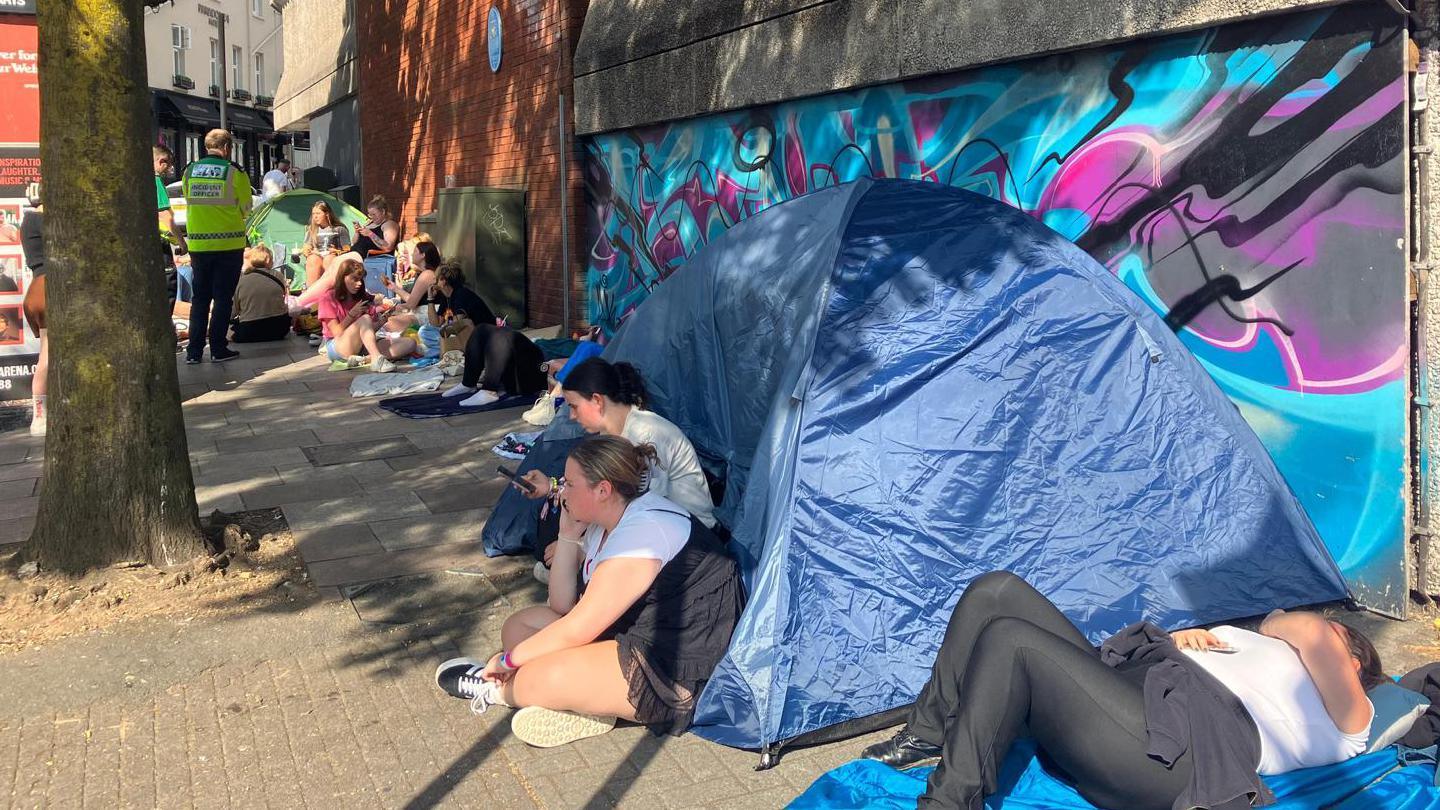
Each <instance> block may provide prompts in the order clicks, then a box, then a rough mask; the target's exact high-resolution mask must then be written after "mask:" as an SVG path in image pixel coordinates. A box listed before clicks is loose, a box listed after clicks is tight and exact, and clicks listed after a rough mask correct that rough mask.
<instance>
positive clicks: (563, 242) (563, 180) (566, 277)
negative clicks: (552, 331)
mask: <svg viewBox="0 0 1440 810" xmlns="http://www.w3.org/2000/svg"><path fill="white" fill-rule="evenodd" d="M561 25H562V27H563V25H564V23H563V21H562V23H561ZM557 39H558V40H559V43H558V44H559V47H558V49H557V51H558V56H559V60H560V67H559V70H558V71H557V72H556V74H555V80H556V81H557V82H559V81H563V77H564V71H565V37H564V34H559V35H557ZM556 118H557V119H558V120H559V122H560V146H559V150H560V278H561V280H562V288H561V297H560V337H562V338H564V337H569V335H570V287H571V284H572V280H571V278H570V204H569V202H568V200H569V192H570V189H569V188H568V186H569V185H570V177H569V175H570V144H569V142H568V141H567V140H566V138H565V94H564V93H563V92H562V93H561V94H560V110H559V113H558V115H557V116H556Z"/></svg>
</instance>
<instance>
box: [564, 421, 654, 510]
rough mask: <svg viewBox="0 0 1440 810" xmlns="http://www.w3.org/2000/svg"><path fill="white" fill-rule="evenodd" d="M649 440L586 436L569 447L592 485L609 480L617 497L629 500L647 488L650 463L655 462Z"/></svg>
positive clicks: (648, 485) (572, 455) (571, 458)
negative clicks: (639, 441)
mask: <svg viewBox="0 0 1440 810" xmlns="http://www.w3.org/2000/svg"><path fill="white" fill-rule="evenodd" d="M658 459H659V457H658V456H657V455H656V454H655V446H654V445H653V444H632V443H631V442H630V440H629V439H626V438H623V437H621V436H606V435H600V436H590V437H588V438H586V439H585V440H584V441H582V442H580V444H578V445H576V446H575V449H574V450H571V451H570V460H571V461H573V462H575V463H576V464H577V465H579V467H580V470H581V472H583V473H585V478H586V479H587V480H589V482H590V484H591V485H592V486H593V485H595V484H598V483H600V482H601V481H609V482H610V486H611V487H612V488H613V489H614V490H615V493H616V494H618V495H619V496H620V497H621V498H624V499H625V500H627V501H633V500H635V499H636V498H638V497H640V496H641V495H644V494H645V492H646V491H647V490H649V489H650V465H651V464H656V463H658Z"/></svg>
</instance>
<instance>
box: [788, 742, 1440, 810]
mask: <svg viewBox="0 0 1440 810" xmlns="http://www.w3.org/2000/svg"><path fill="white" fill-rule="evenodd" d="M1034 751H1035V749H1034V746H1033V744H1031V743H1030V741H1028V740H1026V741H1022V742H1021V743H1019V744H1017V745H1016V746H1015V750H1013V751H1011V752H1010V756H1009V757H1007V758H1006V760H1005V763H1004V764H1003V765H1002V766H1001V768H1000V778H999V782H1000V786H1001V788H1000V791H999V792H998V793H996V794H995V795H993V796H990V797H988V798H987V799H986V800H985V806H986V808H988V810H1096V808H1095V806H1094V805H1092V804H1091V803H1089V802H1087V801H1085V800H1084V799H1082V798H1080V794H1078V793H1076V792H1075V790H1074V788H1071V787H1070V786H1069V785H1066V784H1064V783H1063V782H1060V781H1059V780H1057V779H1055V778H1053V777H1052V776H1050V775H1049V774H1048V773H1046V772H1045V769H1044V768H1042V767H1041V766H1040V760H1039V759H1037V758H1036V757H1035V756H1034ZM1395 765H1396V759H1395V749H1394V748H1384V749H1381V750H1379V751H1376V752H1375V753H1373V754H1366V755H1365V756H1361V757H1356V758H1354V759H1351V760H1347V761H1345V762H1341V763H1338V764H1335V765H1327V766H1325V767H1323V768H1306V769H1305V770H1302V771H1292V772H1290V773H1286V774H1281V775H1280V776H1267V777H1265V783H1266V784H1267V785H1269V786H1270V789H1271V790H1273V791H1275V796H1276V798H1277V800H1278V801H1276V803H1275V804H1273V805H1270V808H1271V810H1316V808H1320V807H1327V806H1328V807H1332V808H1333V810H1440V789H1437V788H1436V787H1435V784H1434V779H1435V768H1434V766H1432V765H1413V766H1411V767H1408V768H1403V769H1400V770H1396V771H1394V772H1393V773H1390V774H1388V775H1385V777H1384V778H1383V779H1381V780H1380V781H1379V782H1376V783H1375V784H1373V785H1370V787H1368V788H1367V787H1365V786H1366V785H1367V784H1369V783H1370V782H1371V781H1372V780H1374V779H1376V778H1377V777H1380V776H1381V775H1382V774H1385V772H1386V771H1387V770H1389V769H1390V768H1392V767H1394V766H1395ZM932 770H934V769H933V768H916V769H914V770H910V771H904V772H901V771H897V770H895V769H894V768H891V767H889V766H888V765H881V764H880V763H878V762H873V761H871V760H864V759H859V760H855V761H854V762H849V763H846V764H844V765H841V766H840V767H839V768H836V769H835V770H833V771H830V772H829V773H827V774H825V775H823V776H821V777H820V778H819V779H816V780H815V782H814V784H812V785H811V786H810V787H809V789H807V790H806V791H805V792H804V793H802V794H800V796H799V797H797V798H796V799H795V801H793V802H791V803H790V810H837V809H838V808H842V807H843V808H853V807H865V808H871V810H902V808H903V810H915V800H916V799H917V798H919V797H920V794H921V793H924V792H925V780H926V779H928V778H930V772H931V771H932ZM1361 788H1364V790H1363V791H1362V790H1361Z"/></svg>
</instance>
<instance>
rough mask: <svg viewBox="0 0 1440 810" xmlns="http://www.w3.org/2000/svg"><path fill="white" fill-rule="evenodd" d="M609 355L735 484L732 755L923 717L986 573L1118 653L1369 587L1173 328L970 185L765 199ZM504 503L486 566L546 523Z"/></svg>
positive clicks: (708, 705) (711, 689)
mask: <svg viewBox="0 0 1440 810" xmlns="http://www.w3.org/2000/svg"><path fill="white" fill-rule="evenodd" d="M605 357H607V358H608V359H610V360H612V361H621V360H623V361H629V362H632V363H634V364H635V365H637V366H638V367H639V368H640V370H641V371H642V373H643V374H644V377H645V380H646V384H647V386H648V387H649V389H650V392H651V395H652V400H653V405H652V407H653V409H654V410H655V411H657V412H658V413H660V414H662V415H663V416H665V417H667V418H668V419H670V420H671V421H673V422H675V423H676V424H677V425H678V426H679V427H680V428H681V429H682V430H684V431H685V434H686V435H687V436H688V437H689V438H690V440H691V441H692V442H693V443H694V444H695V446H696V449H697V450H698V451H699V453H700V454H701V456H702V458H703V459H704V460H706V461H707V462H708V464H709V465H710V466H711V468H712V472H716V473H719V474H721V475H723V477H724V478H725V479H726V482H727V488H726V493H725V502H724V503H723V504H722V506H721V508H720V509H719V510H718V514H719V516H720V518H721V520H722V521H723V522H724V523H725V524H726V525H727V526H729V527H730V528H731V530H732V532H733V538H734V539H733V542H732V545H733V547H734V550H735V552H736V554H737V556H738V557H739V558H740V561H741V565H742V570H743V571H744V574H745V579H746V585H747V588H748V590H749V594H750V600H749V604H748V606H747V608H746V611H745V613H744V616H743V617H742V619H741V623H740V626H739V627H738V628H737V630H736V633H735V636H734V638H733V640H732V642H731V645H730V649H729V652H728V654H727V655H726V657H725V659H724V661H723V662H722V663H721V665H720V667H719V668H718V669H717V670H716V672H715V675H714V677H713V678H712V679H711V681H710V683H709V684H708V686H707V687H706V689H705V691H704V692H703V693H702V695H701V699H700V704H699V708H698V711H697V713H696V717H695V723H696V727H695V730H696V731H697V732H698V733H699V734H701V735H703V736H705V737H708V738H710V739H713V740H716V741H718V742H721V743H725V744H727V745H733V746H739V747H761V746H764V745H766V744H769V743H774V742H778V741H784V740H789V739H793V738H795V737H797V736H801V735H805V734H807V733H809V732H814V731H817V730H820V729H824V728H826V727H829V726H833V725H835V724H839V723H842V722H845V721H848V720H852V719H856V718H861V717H865V716H867V715H871V714H875V713H879V712H882V711H885V710H888V709H892V708H895V707H898V706H903V705H905V704H907V703H910V702H911V701H913V700H914V697H915V695H916V694H917V693H918V691H919V689H920V687H921V686H922V685H923V684H924V682H925V681H926V679H927V678H928V677H929V671H930V666H931V664H932V662H933V661H934V658H935V652H936V650H937V649H938V647H939V642H940V637H941V632H942V630H943V629H944V627H945V623H946V621H947V619H948V618H949V615H950V612H951V610H952V609H953V607H954V605H955V602H956V601H957V600H958V599H959V596H960V593H961V592H962V591H963V589H964V587H965V585H966V584H967V583H968V582H970V581H971V580H972V579H974V578H975V577H977V576H979V575H980V574H983V573H985V572H987V571H991V570H996V569H1007V570H1010V571H1013V572H1014V573H1016V574H1018V575H1019V576H1021V577H1022V578H1024V579H1025V580H1027V581H1028V582H1030V583H1031V584H1033V585H1034V586H1035V587H1036V588H1038V589H1039V590H1040V592H1041V593H1044V594H1045V595H1046V596H1047V597H1049V598H1050V599H1051V600H1052V601H1054V602H1055V604H1056V605H1057V606H1058V607H1059V608H1060V609H1061V610H1062V611H1064V612H1065V614H1066V615H1067V616H1068V617H1069V618H1070V619H1072V620H1073V621H1074V622H1075V623H1076V625H1077V626H1078V627H1080V628H1081V630H1082V631H1083V632H1085V633H1086V634H1087V635H1088V636H1090V637H1091V638H1092V639H1094V640H1096V641H1098V640H1100V639H1101V638H1103V637H1104V636H1105V635H1106V634H1108V633H1110V632H1113V631H1115V630H1117V629H1119V628H1120V627H1122V626H1124V625H1126V624H1128V623H1130V622H1133V621H1136V620H1140V619H1147V620H1150V621H1153V622H1155V623H1157V624H1159V625H1161V626H1167V627H1180V626H1189V625H1195V624H1200V623H1204V622H1209V621H1217V620H1222V619H1233V618H1237V617H1243V616H1250V615H1255V614H1260V613H1264V612H1267V611H1269V610H1271V609H1273V608H1276V607H1293V606H1296V605H1301V604H1309V603H1314V602H1319V601H1325V600H1331V599H1340V598H1344V597H1345V596H1346V595H1347V590H1346V587H1345V584H1344V582H1343V580H1342V578H1341V575H1340V572H1339V569H1338V568H1337V567H1336V566H1335V563H1334V561H1333V560H1331V558H1330V556H1329V555H1328V553H1327V552H1326V551H1325V548H1324V546H1323V545H1322V544H1321V542H1320V539H1319V537H1318V536H1317V535H1316V533H1315V530H1314V528H1313V527H1312V526H1311V524H1310V522H1309V520H1308V519H1307V518H1306V516H1305V515H1304V513H1303V512H1302V510H1301V508H1300V506H1299V505H1298V503H1297V501H1296V499H1295V498H1294V496H1293V495H1292V494H1291V492H1290V490H1289V489H1288V488H1287V486H1286V484H1285V482H1284V481H1283V480H1282V479H1281V477H1280V475H1279V473H1278V472H1277V471H1276V469H1275V466H1274V464H1273V463H1272V462H1271V460H1270V458H1269V456H1268V455H1267V454H1266V452H1265V450H1264V448H1263V447H1262V446H1261V445H1260V442H1259V440H1258V439H1257V438H1256V437H1255V435H1254V433H1252V432H1251V430H1250V428H1249V427H1248V426H1247V425H1246V424H1245V422H1244V421H1243V420H1242V419H1241V417H1240V415H1239V413H1238V412H1237V411H1236V409H1235V406H1234V405H1233V404H1231V403H1230V401H1229V400H1227V399H1226V398H1225V397H1224V396H1223V395H1222V394H1221V392H1220V391H1219V390H1218V389H1217V388H1216V386H1215V385H1214V383H1213V382H1212V381H1211V380H1210V378H1209V377H1208V375H1207V374H1206V373H1205V371H1204V370H1203V369H1202V368H1201V367H1200V365H1199V364H1198V363H1197V362H1196V361H1195V360H1194V359H1193V358H1192V357H1191V356H1190V354H1189V353H1188V352H1187V351H1186V350H1185V349H1184V348H1183V347H1182V346H1181V344H1180V343H1179V341H1178V340H1177V339H1176V338H1175V336H1174V335H1173V334H1172V333H1171V332H1170V331H1169V330H1168V329H1167V328H1166V327H1165V326H1164V325H1163V323H1162V322H1161V321H1160V319H1159V318H1158V317H1156V316H1155V314H1154V313H1153V312H1151V311H1150V310H1149V309H1148V308H1147V307H1145V306H1144V305H1143V304H1142V303H1141V302H1140V301H1139V300H1138V299H1136V298H1135V297H1134V296H1133V295H1132V293H1131V292H1130V291H1129V290H1128V289H1127V288H1126V287H1125V286H1124V284H1122V283H1121V282H1120V281H1119V280H1117V279H1116V278H1115V277H1114V276H1113V275H1112V274H1111V273H1110V272H1108V271H1107V270H1106V269H1105V268H1104V267H1102V266H1101V265H1099V264H1098V263H1097V262H1096V261H1095V260H1094V259H1092V258H1091V257H1090V256H1088V255H1086V254H1085V253H1084V252H1083V251H1081V250H1079V249H1078V248H1076V247H1075V246H1074V245H1073V244H1071V243H1070V242H1068V241H1066V240H1065V239H1064V238H1062V237H1061V236H1059V235H1058V234H1056V233H1054V232H1053V231H1051V230H1049V229H1048V228H1046V227H1045V226H1044V225H1043V224H1041V223H1040V222H1038V221H1037V220H1035V219H1032V218H1030V217H1028V216H1026V215H1025V214H1023V213H1022V212H1020V211H1017V210H1015V209H1013V208H1010V207H1008V206H1006V205H1004V204H1003V203H999V202H997V201H995V200H992V199H989V198H987V197H983V196H980V195H978V194H973V193H970V192H967V191H963V190H960V189H956V188H951V187H947V186H942V185H939V184H932V183H919V182H912V181H900V180H881V181H870V180H861V181H858V182H855V183H850V184H846V185H842V186H836V187H832V188H828V189H824V190H822V191H818V192H815V193H813V194H810V195H807V196H805V197H801V198H798V199H796V200H792V201H790V202H787V203H784V204H782V205H778V206H775V207H772V208H770V209H767V210H766V211H764V212H762V213H760V214H758V215H756V216H754V217H751V218H749V219H747V220H745V221H743V222H741V223H739V224H737V225H736V226H734V227H733V228H731V229H729V230H728V231H727V232H726V233H725V234H724V236H723V237H721V238H719V239H717V240H716V241H714V242H712V243H711V244H709V245H708V246H707V247H706V248H705V249H704V250H702V251H701V252H700V253H698V254H697V255H696V256H694V257H693V258H692V259H691V260H690V261H689V262H688V263H687V264H686V265H685V266H684V267H682V268H681V269H680V270H678V271H677V272H676V273H674V274H673V275H672V276H671V277H670V278H668V279H667V280H666V281H665V282H664V283H662V284H661V285H660V286H659V287H658V288H657V289H656V290H655V292H654V293H653V294H652V295H651V296H650V297H649V298H648V299H647V300H646V301H645V303H644V304H642V305H641V306H640V307H639V309H637V310H636V312H635V313H634V314H633V315H632V316H631V317H630V318H629V320H628V321H627V322H626V324H625V325H624V326H623V327H622V328H621V330H620V331H619V332H618V333H617V335H616V336H615V339H614V340H613V341H612V342H611V344H610V345H609V346H608V347H607V349H606V351H605ZM562 421H563V420H560V419H557V424H556V425H554V426H552V428H551V431H550V432H547V438H553V439H554V440H555V443H554V444H553V445H551V446H554V447H556V448H557V449H558V447H559V446H560V442H561V440H562V438H571V437H573V436H574V435H575V434H574V427H573V426H570V425H564V424H560V422H562ZM532 455H534V454H532ZM537 461H538V459H537ZM528 463H530V460H529V459H527V464H528ZM550 463H553V460H551V461H550ZM505 499H508V500H502V502H501V504H500V506H499V507H497V509H496V513H495V514H496V518H492V522H494V523H495V528H494V529H493V531H492V528H491V527H489V526H487V528H486V530H485V542H486V548H487V550H489V551H491V552H492V553H510V552H513V551H514V550H517V549H519V548H522V547H523V546H524V542H523V540H522V539H520V537H519V531H520V530H521V529H523V528H524V526H526V525H533V522H532V523H530V524H527V523H526V520H525V518H524V517H523V516H522V515H520V514H519V511H518V509H519V499H518V496H514V493H507V495H506V496H505ZM507 504H508V505H507ZM507 510H510V511H514V512H516V514H510V512H509V511H507Z"/></svg>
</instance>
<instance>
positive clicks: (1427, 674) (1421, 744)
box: [1400, 663, 1440, 748]
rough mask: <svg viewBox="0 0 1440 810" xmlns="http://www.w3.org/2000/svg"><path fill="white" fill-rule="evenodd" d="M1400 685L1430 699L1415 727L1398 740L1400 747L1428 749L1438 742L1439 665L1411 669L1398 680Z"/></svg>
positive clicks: (1439, 708)
mask: <svg viewBox="0 0 1440 810" xmlns="http://www.w3.org/2000/svg"><path fill="white" fill-rule="evenodd" d="M1400 685H1401V686H1403V687H1405V688H1406V689H1409V690H1410V691H1412V692H1419V693H1420V694H1422V695H1424V696H1425V697H1427V698H1430V708H1428V709H1426V710H1425V713H1424V714H1422V715H1420V718H1419V719H1418V720H1416V721H1415V725H1413V726H1411V727H1410V730H1409V731H1407V732H1406V733H1405V736H1404V737H1401V738H1400V744H1401V745H1408V746H1410V747H1411V748H1429V747H1430V746H1432V745H1434V744H1435V743H1437V742H1440V663H1436V664H1426V665H1425V666H1423V667H1420V668H1419V669H1412V670H1410V671H1409V672H1407V673H1405V676H1404V677H1402V678H1401V679H1400Z"/></svg>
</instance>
